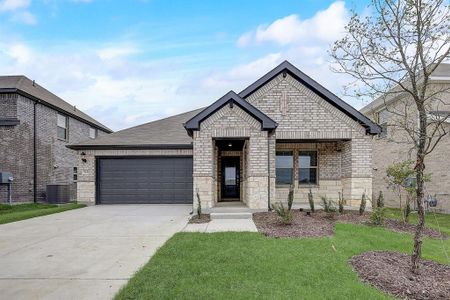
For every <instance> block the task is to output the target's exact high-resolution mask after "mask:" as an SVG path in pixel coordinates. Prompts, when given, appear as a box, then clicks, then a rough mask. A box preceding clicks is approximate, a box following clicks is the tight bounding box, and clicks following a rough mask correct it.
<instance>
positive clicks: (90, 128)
mask: <svg viewBox="0 0 450 300" xmlns="http://www.w3.org/2000/svg"><path fill="white" fill-rule="evenodd" d="M91 133H94V134H93V136H92V135H91ZM97 136H98V131H97V128H94V127H89V137H90V138H91V139H95V138H97Z"/></svg>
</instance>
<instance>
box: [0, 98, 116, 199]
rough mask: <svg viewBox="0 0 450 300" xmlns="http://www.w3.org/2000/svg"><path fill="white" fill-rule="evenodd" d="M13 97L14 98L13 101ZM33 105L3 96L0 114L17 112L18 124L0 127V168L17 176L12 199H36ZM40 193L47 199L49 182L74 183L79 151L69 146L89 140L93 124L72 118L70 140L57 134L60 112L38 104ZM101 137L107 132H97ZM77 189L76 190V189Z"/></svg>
mask: <svg viewBox="0 0 450 300" xmlns="http://www.w3.org/2000/svg"><path fill="white" fill-rule="evenodd" d="M11 99H14V100H13V101H12V100H11ZM33 106H34V101H32V100H30V99H28V98H26V97H23V96H20V95H17V94H6V95H0V108H1V109H2V110H0V117H4V116H3V115H4V114H5V115H6V114H8V117H11V116H12V115H11V114H12V113H13V112H14V111H16V116H17V118H18V119H19V121H20V124H19V125H17V126H0V153H1V155H0V170H1V171H9V172H11V173H13V175H14V178H15V180H14V183H13V201H15V202H29V201H33V128H34V122H33V109H34V108H33ZM36 117H37V162H38V163H37V193H38V200H39V201H42V200H45V189H46V185H47V184H50V183H58V184H73V183H74V182H73V167H74V166H76V165H77V155H76V151H74V150H71V149H68V148H67V147H66V146H67V145H69V144H72V143H78V142H81V141H83V140H86V139H89V128H90V127H91V126H90V125H88V124H86V123H83V122H81V121H79V120H76V119H73V118H70V117H69V139H68V141H62V140H59V139H58V138H57V136H56V130H57V127H56V120H57V111H55V110H53V109H52V108H49V107H47V106H44V105H42V104H37V106H36ZM98 134H99V136H101V135H103V134H107V133H105V132H103V131H100V130H99V131H98ZM73 190H75V189H73ZM6 198H7V197H6V186H0V202H4V201H6Z"/></svg>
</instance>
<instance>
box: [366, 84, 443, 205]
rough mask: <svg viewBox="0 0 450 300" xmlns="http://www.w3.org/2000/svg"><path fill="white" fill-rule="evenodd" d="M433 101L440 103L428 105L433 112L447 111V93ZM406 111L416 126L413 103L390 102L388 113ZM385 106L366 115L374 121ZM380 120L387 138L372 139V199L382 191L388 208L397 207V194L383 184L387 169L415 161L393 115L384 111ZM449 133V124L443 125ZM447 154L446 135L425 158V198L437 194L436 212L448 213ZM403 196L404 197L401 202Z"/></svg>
mask: <svg viewBox="0 0 450 300" xmlns="http://www.w3.org/2000/svg"><path fill="white" fill-rule="evenodd" d="M432 88H434V89H448V88H450V85H449V84H448V83H447V84H444V83H439V84H436V86H435V87H433V86H432ZM435 98H438V99H440V101H436V102H431V103H429V105H431V106H432V107H433V108H432V110H441V111H450V93H448V92H447V93H443V94H441V95H440V96H436V97H435ZM405 106H406V107H407V109H408V114H409V116H410V122H411V123H410V124H417V110H416V108H415V104H414V103H413V101H412V100H411V99H410V98H400V99H398V100H397V101H394V102H392V103H389V105H388V110H389V111H397V110H398V111H400V112H404V111H405ZM384 107H385V106H384V105H382V107H379V108H377V109H376V110H372V111H369V112H368V113H367V116H368V117H369V118H371V119H373V120H375V119H376V112H377V111H379V110H382V109H383V108H384ZM383 114H384V115H383V117H384V118H385V119H386V120H387V124H388V127H387V130H388V132H387V136H386V137H384V138H375V139H374V140H373V164H372V165H373V170H374V171H373V197H374V198H376V197H377V196H378V193H379V192H380V191H382V192H383V193H384V194H385V202H386V205H387V206H390V207H399V205H400V202H399V198H398V195H396V194H395V193H394V192H393V191H392V190H391V189H389V188H388V184H387V181H386V169H387V168H388V166H390V165H392V164H393V163H395V162H401V161H404V160H407V159H412V160H415V152H414V151H412V145H411V141H410V139H409V138H408V134H407V133H406V132H405V131H404V130H403V129H401V128H399V127H394V126H393V125H395V124H398V121H399V120H397V119H396V117H395V115H394V114H392V113H389V112H388V111H384V112H383ZM445 126H446V127H447V130H450V124H447V125H445ZM449 151H450V136H445V137H444V138H443V139H442V140H441V141H440V143H439V144H438V146H437V147H436V149H435V150H434V151H433V152H432V153H431V154H429V155H428V156H427V157H426V160H425V173H428V174H431V182H428V183H426V184H425V186H426V191H425V192H426V194H427V195H437V198H438V209H439V210H441V211H444V212H450V161H449V159H448V153H449ZM404 198H405V197H403V199H404Z"/></svg>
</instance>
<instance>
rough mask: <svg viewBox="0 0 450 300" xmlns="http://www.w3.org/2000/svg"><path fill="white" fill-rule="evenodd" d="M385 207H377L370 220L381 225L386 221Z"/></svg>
mask: <svg viewBox="0 0 450 300" xmlns="http://www.w3.org/2000/svg"><path fill="white" fill-rule="evenodd" d="M384 211H385V208H384V207H375V208H374V209H373V211H372V214H371V215H370V222H371V223H372V224H373V225H377V226H381V225H383V223H384Z"/></svg>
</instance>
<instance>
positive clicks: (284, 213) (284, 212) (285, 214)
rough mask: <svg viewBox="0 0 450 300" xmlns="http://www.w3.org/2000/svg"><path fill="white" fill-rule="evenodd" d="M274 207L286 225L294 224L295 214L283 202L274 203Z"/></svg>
mask: <svg viewBox="0 0 450 300" xmlns="http://www.w3.org/2000/svg"><path fill="white" fill-rule="evenodd" d="M272 209H273V210H274V211H275V212H276V213H277V215H278V217H279V218H280V221H281V222H282V223H283V224H284V225H290V224H292V220H293V219H294V214H293V213H292V211H291V210H290V209H287V208H286V207H284V205H283V203H281V202H278V203H274V204H272Z"/></svg>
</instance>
